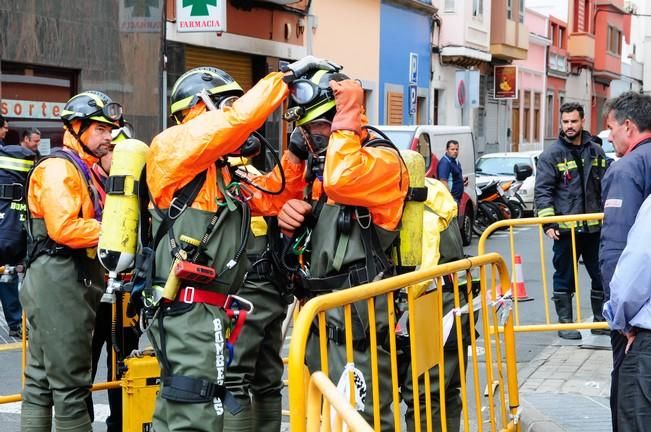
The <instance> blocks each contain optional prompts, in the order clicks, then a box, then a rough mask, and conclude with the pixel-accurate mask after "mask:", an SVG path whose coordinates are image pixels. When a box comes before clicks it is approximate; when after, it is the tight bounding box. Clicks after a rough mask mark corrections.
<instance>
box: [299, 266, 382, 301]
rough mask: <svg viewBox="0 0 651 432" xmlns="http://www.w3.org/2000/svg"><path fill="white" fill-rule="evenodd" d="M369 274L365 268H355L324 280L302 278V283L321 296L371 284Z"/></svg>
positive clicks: (311, 291)
mask: <svg viewBox="0 0 651 432" xmlns="http://www.w3.org/2000/svg"><path fill="white" fill-rule="evenodd" d="M371 280H372V278H369V273H368V272H367V271H366V268H365V267H359V268H353V269H350V270H349V271H347V272H345V273H341V274H338V275H335V276H327V277H323V278H307V277H301V283H302V284H303V286H304V288H306V289H307V290H308V291H309V292H310V293H311V294H315V295H319V294H326V293H331V292H333V291H335V290H336V289H337V288H336V289H333V287H341V288H338V289H343V288H349V287H354V286H357V285H362V284H365V283H367V282H370V281H371Z"/></svg>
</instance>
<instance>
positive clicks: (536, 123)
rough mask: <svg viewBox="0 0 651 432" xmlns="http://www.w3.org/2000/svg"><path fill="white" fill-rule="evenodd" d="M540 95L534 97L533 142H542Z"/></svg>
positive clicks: (535, 94) (536, 94)
mask: <svg viewBox="0 0 651 432" xmlns="http://www.w3.org/2000/svg"><path fill="white" fill-rule="evenodd" d="M540 99H541V95H540V93H534V96H533V140H534V141H536V142H538V141H539V140H540V102H541V100H540Z"/></svg>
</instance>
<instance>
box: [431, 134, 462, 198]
mask: <svg viewBox="0 0 651 432" xmlns="http://www.w3.org/2000/svg"><path fill="white" fill-rule="evenodd" d="M458 156H459V142H458V141H456V140H450V141H448V142H447V144H445V154H444V155H443V157H442V158H441V160H440V161H439V164H438V167H437V169H436V171H437V172H436V176H437V177H438V179H439V180H441V182H442V183H443V184H444V185H445V186H447V188H448V190H449V191H450V193H451V194H452V196H453V197H454V199H455V201H456V202H457V204H459V202H461V197H462V196H463V188H464V186H466V185H467V184H468V177H464V176H463V172H462V171H461V164H460V163H459V161H458V160H457V157H458Z"/></svg>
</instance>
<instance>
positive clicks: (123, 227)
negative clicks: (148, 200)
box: [97, 139, 149, 275]
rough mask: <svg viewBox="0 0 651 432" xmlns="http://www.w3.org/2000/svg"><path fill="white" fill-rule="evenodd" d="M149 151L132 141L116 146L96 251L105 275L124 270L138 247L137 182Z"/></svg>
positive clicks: (144, 145)
mask: <svg viewBox="0 0 651 432" xmlns="http://www.w3.org/2000/svg"><path fill="white" fill-rule="evenodd" d="M148 150H149V147H147V144H145V143H144V142H142V141H139V140H136V139H125V140H122V141H120V142H118V143H117V144H116V146H115V149H114V150H113V162H112V164H111V173H110V176H109V182H108V185H109V186H108V187H107V194H106V202H105V204H104V213H103V216H102V225H101V230H100V235H99V243H98V245H97V249H98V251H99V260H100V262H101V263H102V265H103V266H104V268H105V269H106V270H107V271H108V272H109V275H112V274H113V275H117V273H120V272H123V271H125V270H127V269H128V268H129V267H130V266H131V265H132V264H133V260H134V258H135V256H136V252H137V247H138V221H139V213H140V212H139V210H140V207H139V204H138V181H139V180H140V174H141V173H142V169H143V167H144V166H145V159H146V157H147V151H148Z"/></svg>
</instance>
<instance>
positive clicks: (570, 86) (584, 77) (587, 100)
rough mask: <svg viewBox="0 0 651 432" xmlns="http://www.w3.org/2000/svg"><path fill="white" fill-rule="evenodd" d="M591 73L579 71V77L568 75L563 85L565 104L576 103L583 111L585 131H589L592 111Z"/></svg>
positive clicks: (585, 70)
mask: <svg viewBox="0 0 651 432" xmlns="http://www.w3.org/2000/svg"><path fill="white" fill-rule="evenodd" d="M592 93H593V92H592V71H591V70H588V69H581V73H580V74H579V75H573V74H570V75H569V76H568V77H567V84H566V85H565V102H578V103H580V104H582V105H583V110H584V111H585V125H586V129H590V125H591V124H592V122H591V114H590V113H591V111H592Z"/></svg>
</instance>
